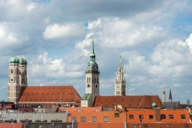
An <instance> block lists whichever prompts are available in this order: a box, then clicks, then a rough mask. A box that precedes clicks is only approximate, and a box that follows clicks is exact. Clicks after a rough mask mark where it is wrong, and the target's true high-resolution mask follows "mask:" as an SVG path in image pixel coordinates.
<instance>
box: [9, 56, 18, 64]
mask: <svg viewBox="0 0 192 128" xmlns="http://www.w3.org/2000/svg"><path fill="white" fill-rule="evenodd" d="M9 63H19V59H18V58H17V57H16V56H13V57H11V58H10V59H9Z"/></svg>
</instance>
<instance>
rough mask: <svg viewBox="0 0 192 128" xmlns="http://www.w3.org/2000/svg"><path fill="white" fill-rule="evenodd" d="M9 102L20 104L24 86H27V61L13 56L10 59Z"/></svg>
mask: <svg viewBox="0 0 192 128" xmlns="http://www.w3.org/2000/svg"><path fill="white" fill-rule="evenodd" d="M8 74H9V78H8V94H7V95H8V96H7V97H8V99H7V100H8V101H9V102H14V103H15V104H17V103H18V99H19V96H20V91H21V88H22V86H27V61H26V60H25V59H23V58H20V59H18V58H17V57H15V56H13V57H11V58H10V59H9V71H8Z"/></svg>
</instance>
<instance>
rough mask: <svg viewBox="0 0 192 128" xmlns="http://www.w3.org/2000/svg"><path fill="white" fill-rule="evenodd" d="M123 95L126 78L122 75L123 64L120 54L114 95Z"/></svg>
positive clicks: (124, 93)
mask: <svg viewBox="0 0 192 128" xmlns="http://www.w3.org/2000/svg"><path fill="white" fill-rule="evenodd" d="M125 95H126V79H125V77H124V72H123V66H122V62H121V56H120V61H119V66H118V70H117V77H116V79H115V96H125Z"/></svg>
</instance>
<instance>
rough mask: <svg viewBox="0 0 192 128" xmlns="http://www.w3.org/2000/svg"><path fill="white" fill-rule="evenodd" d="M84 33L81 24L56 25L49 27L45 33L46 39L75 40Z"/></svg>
mask: <svg viewBox="0 0 192 128" xmlns="http://www.w3.org/2000/svg"><path fill="white" fill-rule="evenodd" d="M83 33H84V27H83V26H82V25H81V24H77V23H70V24H61V25H59V24H54V25H49V26H47V28H46V29H45V31H44V33H43V37H44V38H45V39H54V38H72V37H73V38H75V37H78V36H81V35H82V34H83Z"/></svg>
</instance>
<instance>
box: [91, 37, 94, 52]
mask: <svg viewBox="0 0 192 128" xmlns="http://www.w3.org/2000/svg"><path fill="white" fill-rule="evenodd" d="M91 37H92V47H91V52H92V53H94V35H93V34H92V36H91Z"/></svg>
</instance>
